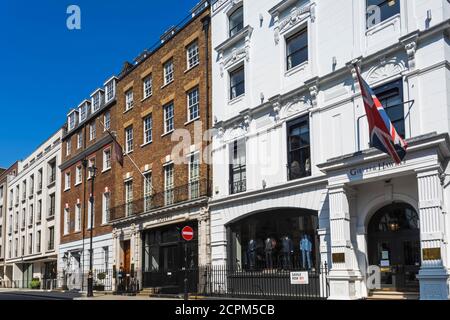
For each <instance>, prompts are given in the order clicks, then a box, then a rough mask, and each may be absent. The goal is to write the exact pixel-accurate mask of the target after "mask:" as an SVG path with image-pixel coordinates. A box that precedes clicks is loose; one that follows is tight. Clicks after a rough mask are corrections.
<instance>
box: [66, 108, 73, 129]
mask: <svg viewBox="0 0 450 320" xmlns="http://www.w3.org/2000/svg"><path fill="white" fill-rule="evenodd" d="M67 122H68V124H67V125H68V130H69V131H70V130H72V129H73V128H75V112H72V113H71V114H69V117H68V120H67Z"/></svg>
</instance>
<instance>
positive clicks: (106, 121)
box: [103, 111, 111, 131]
mask: <svg viewBox="0 0 450 320" xmlns="http://www.w3.org/2000/svg"><path fill="white" fill-rule="evenodd" d="M109 129H111V113H110V112H109V111H106V112H105V115H104V116H103V131H108V130H109Z"/></svg>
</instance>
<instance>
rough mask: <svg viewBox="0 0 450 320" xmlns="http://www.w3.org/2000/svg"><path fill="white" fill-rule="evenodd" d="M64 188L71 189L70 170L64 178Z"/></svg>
mask: <svg viewBox="0 0 450 320" xmlns="http://www.w3.org/2000/svg"><path fill="white" fill-rule="evenodd" d="M64 181H65V182H64V190H69V189H70V172H66V174H65V179H64Z"/></svg>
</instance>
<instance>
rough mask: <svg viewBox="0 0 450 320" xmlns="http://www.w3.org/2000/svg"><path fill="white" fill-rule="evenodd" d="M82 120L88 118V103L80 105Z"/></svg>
mask: <svg viewBox="0 0 450 320" xmlns="http://www.w3.org/2000/svg"><path fill="white" fill-rule="evenodd" d="M79 110H80V122H83V121H84V120H86V118H87V105H86V103H84V104H83V105H82V106H81V107H80V109H79Z"/></svg>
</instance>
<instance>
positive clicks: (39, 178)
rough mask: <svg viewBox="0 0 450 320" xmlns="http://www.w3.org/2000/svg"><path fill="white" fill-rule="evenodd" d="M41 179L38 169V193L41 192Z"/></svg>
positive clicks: (40, 172) (40, 171) (40, 170)
mask: <svg viewBox="0 0 450 320" xmlns="http://www.w3.org/2000/svg"><path fill="white" fill-rule="evenodd" d="M42 179H43V175H42V169H39V171H38V188H37V191H38V192H40V191H42Z"/></svg>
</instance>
